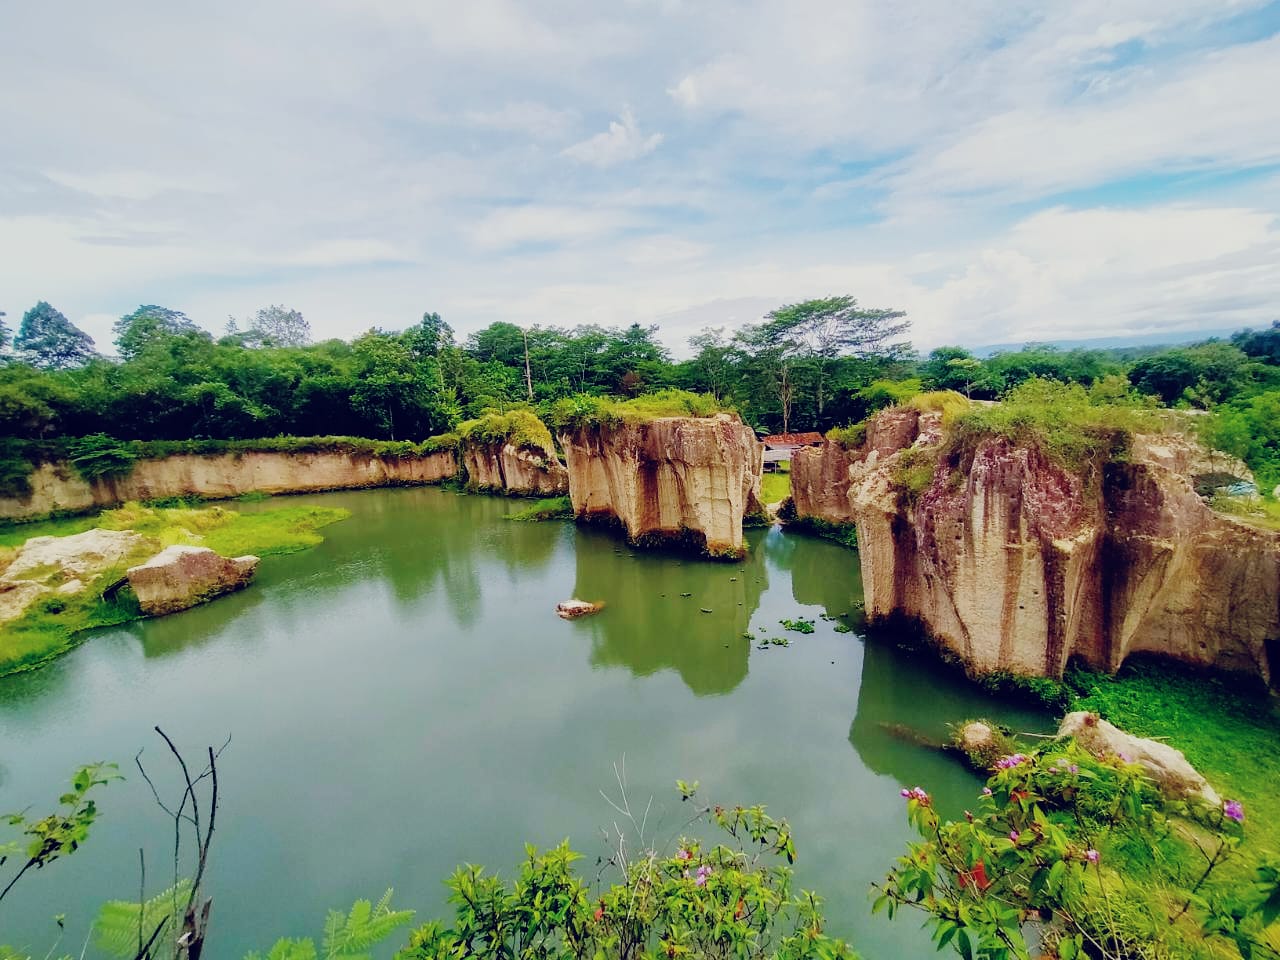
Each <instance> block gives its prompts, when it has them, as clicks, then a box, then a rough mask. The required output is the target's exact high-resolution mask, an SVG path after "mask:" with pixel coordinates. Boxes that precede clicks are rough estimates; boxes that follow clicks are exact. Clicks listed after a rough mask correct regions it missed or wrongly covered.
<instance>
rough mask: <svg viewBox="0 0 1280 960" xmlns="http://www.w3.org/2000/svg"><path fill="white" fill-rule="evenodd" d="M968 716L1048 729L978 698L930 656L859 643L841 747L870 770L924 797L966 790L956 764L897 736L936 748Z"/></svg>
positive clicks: (882, 641) (1030, 716)
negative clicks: (924, 792)
mask: <svg viewBox="0 0 1280 960" xmlns="http://www.w3.org/2000/svg"><path fill="white" fill-rule="evenodd" d="M974 717H989V718H991V719H993V720H997V721H999V722H1001V723H1007V724H1009V725H1010V726H1012V727H1015V728H1016V729H1018V730H1025V731H1031V732H1035V731H1040V730H1045V729H1047V726H1046V724H1047V723H1048V722H1049V721H1048V718H1047V717H1046V716H1045V715H1042V714H1040V713H1037V712H1035V711H1031V710H1021V709H1010V708H1009V707H1008V706H1007V705H1006V704H1003V703H1001V702H1000V701H999V700H997V699H995V698H994V697H990V696H987V695H985V694H984V693H983V692H982V691H981V690H980V689H979V688H978V687H976V686H974V685H973V684H971V683H969V682H967V681H966V680H965V679H964V678H963V677H962V676H960V675H958V674H957V673H956V672H955V671H953V670H951V669H949V668H948V667H946V666H945V665H943V664H941V663H939V662H938V660H937V658H936V657H934V656H933V655H932V654H930V653H923V652H922V653H911V652H908V651H905V650H902V649H899V648H898V647H897V646H896V645H895V644H894V643H893V641H892V638H891V637H887V636H876V637H873V638H871V639H869V640H867V641H866V642H865V643H864V644H863V659H862V682H861V685H860V686H859V688H858V712H857V713H856V714H855V715H854V718H853V725H852V726H851V727H850V728H849V742H850V743H851V744H852V745H853V748H854V750H856V751H857V752H858V756H859V757H861V758H862V762H863V763H865V764H866V765H867V767H868V768H870V769H871V770H874V771H875V772H876V773H879V774H885V775H888V776H891V777H893V778H894V779H896V780H897V781H898V782H899V783H904V784H910V785H912V786H914V785H916V784H921V785H924V786H926V787H927V788H928V789H929V790H930V791H931V792H932V791H935V790H938V789H942V788H945V787H947V786H949V785H950V786H964V787H965V789H968V786H969V785H971V784H972V783H973V782H974V778H973V775H972V774H970V773H969V771H968V770H966V769H965V768H964V766H963V765H962V764H960V763H958V762H956V761H955V760H954V759H953V758H952V757H950V756H948V755H947V754H944V753H942V752H941V751H939V750H937V749H934V748H932V747H927V746H922V745H919V744H917V743H912V742H910V739H908V738H906V737H904V736H903V735H902V732H903V730H904V729H909V730H910V731H913V732H914V733H917V734H920V735H923V736H924V737H926V738H928V739H929V740H930V741H932V742H934V743H941V742H943V741H944V740H945V739H946V737H947V735H948V733H949V731H948V728H947V725H948V724H950V723H958V722H961V721H964V720H969V719H972V718H974ZM895 731H896V732H895ZM952 794H953V795H956V794H954V791H952Z"/></svg>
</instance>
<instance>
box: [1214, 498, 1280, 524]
mask: <svg viewBox="0 0 1280 960" xmlns="http://www.w3.org/2000/svg"><path fill="white" fill-rule="evenodd" d="M1209 504H1210V506H1212V507H1213V509H1215V510H1217V511H1218V512H1219V513H1225V514H1229V515H1230V516H1233V517H1236V518H1238V519H1240V520H1243V521H1245V522H1246V523H1248V524H1251V525H1252V526H1255V527H1262V528H1263V529H1264V530H1280V501H1277V500H1272V499H1271V498H1270V497H1267V498H1263V499H1261V500H1252V501H1250V500H1243V499H1241V498H1240V497H1223V496H1218V497H1214V498H1213V499H1212V500H1210V501H1209Z"/></svg>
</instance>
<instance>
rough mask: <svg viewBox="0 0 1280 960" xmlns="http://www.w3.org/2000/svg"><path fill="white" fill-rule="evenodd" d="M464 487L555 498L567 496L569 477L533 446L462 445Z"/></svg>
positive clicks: (473, 442) (562, 465) (469, 443)
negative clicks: (464, 473) (465, 484)
mask: <svg viewBox="0 0 1280 960" xmlns="http://www.w3.org/2000/svg"><path fill="white" fill-rule="evenodd" d="M462 466H463V469H464V470H466V472H467V485H468V486H470V487H472V488H473V489H476V490H492V491H495V492H499V493H509V494H513V495H516V496H541V497H558V496H563V495H564V494H566V493H568V492H569V474H568V472H567V471H566V470H565V468H564V464H562V463H561V462H560V461H559V460H558V459H557V458H556V456H555V454H549V453H547V452H546V451H545V450H542V449H539V448H537V447H532V446H517V445H515V444H512V443H505V442H498V443H485V442H475V441H465V440H464V441H463V443H462Z"/></svg>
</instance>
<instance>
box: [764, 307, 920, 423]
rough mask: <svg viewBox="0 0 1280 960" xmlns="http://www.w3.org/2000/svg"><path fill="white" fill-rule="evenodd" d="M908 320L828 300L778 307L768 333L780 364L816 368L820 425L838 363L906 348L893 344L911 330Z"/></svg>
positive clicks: (901, 315)
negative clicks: (784, 361)
mask: <svg viewBox="0 0 1280 960" xmlns="http://www.w3.org/2000/svg"><path fill="white" fill-rule="evenodd" d="M905 317H906V314H905V313H904V312H903V311H901V310H886V309H881V308H865V307H859V306H858V301H857V300H855V299H854V298H853V297H850V296H841V297H825V298H823V299H819V300H806V301H804V302H803V303H791V304H787V305H786V306H784V307H779V308H778V309H777V310H774V311H773V312H772V313H770V314H769V315H768V316H767V317H765V321H766V322H765V325H764V332H765V335H766V337H767V339H768V340H769V341H770V342H771V343H772V345H773V347H774V348H775V349H776V350H777V351H778V353H779V354H780V356H781V357H782V358H784V359H789V360H792V361H794V360H807V361H808V362H809V363H810V364H811V365H812V367H813V374H814V389H815V392H816V399H817V406H818V418H819V419H821V418H822V410H823V407H824V406H825V405H826V401H827V396H828V390H827V383H828V380H829V379H830V376H831V368H832V365H833V364H834V363H835V361H836V359H837V358H838V357H842V356H849V357H859V358H864V359H865V358H871V357H878V356H883V355H884V354H886V353H891V352H894V351H896V350H900V349H901V348H902V345H899V344H894V343H892V342H891V341H893V339H894V338H896V337H899V336H901V335H902V334H904V333H905V332H906V331H907V329H908V328H909V327H910V326H911V322H910V321H909V320H906V319H904V318H905ZM792 365H793V366H794V364H792Z"/></svg>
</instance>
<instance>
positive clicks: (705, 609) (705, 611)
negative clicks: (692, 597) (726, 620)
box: [698, 607, 714, 613]
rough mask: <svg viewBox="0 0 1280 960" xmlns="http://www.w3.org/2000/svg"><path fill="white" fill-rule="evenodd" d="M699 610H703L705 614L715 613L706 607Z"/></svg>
mask: <svg viewBox="0 0 1280 960" xmlns="http://www.w3.org/2000/svg"><path fill="white" fill-rule="evenodd" d="M698 609H699V610H701V611H702V612H703V613H713V612H714V611H712V610H708V609H707V608H706V607H699V608H698Z"/></svg>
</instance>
